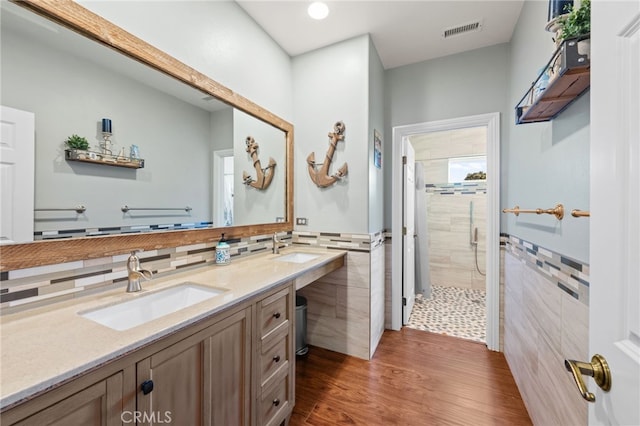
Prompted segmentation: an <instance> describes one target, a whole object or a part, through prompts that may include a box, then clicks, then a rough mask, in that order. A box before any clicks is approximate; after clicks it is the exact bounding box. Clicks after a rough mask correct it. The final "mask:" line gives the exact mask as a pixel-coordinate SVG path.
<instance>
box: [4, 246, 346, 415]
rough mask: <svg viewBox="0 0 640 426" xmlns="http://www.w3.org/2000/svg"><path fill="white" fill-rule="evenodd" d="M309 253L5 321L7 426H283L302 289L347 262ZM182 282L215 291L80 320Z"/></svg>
mask: <svg viewBox="0 0 640 426" xmlns="http://www.w3.org/2000/svg"><path fill="white" fill-rule="evenodd" d="M289 252H290V250H289ZM313 254H314V255H315V257H313V258H310V259H309V258H308V257H305V258H304V259H305V261H304V262H300V263H296V260H295V259H300V258H301V257H300V256H299V255H294V256H293V257H289V259H291V260H292V261H282V260H280V259H287V257H286V256H287V251H284V252H283V254H282V255H273V254H260V255H254V256H249V257H247V258H244V259H240V260H238V261H234V262H233V263H232V264H231V265H228V266H223V267H220V266H207V267H201V268H198V269H194V270H191V271H185V272H180V273H177V274H173V275H170V276H168V277H164V278H159V279H157V280H154V281H151V282H147V283H146V284H147V285H146V286H145V287H144V290H143V291H142V292H141V293H140V294H128V293H125V291H124V289H117V290H112V291H110V292H108V293H105V294H101V295H97V296H87V297H84V298H81V299H77V300H73V301H67V302H62V303H59V304H54V305H51V306H49V307H42V308H35V309H33V310H30V311H29V312H24V313H18V314H13V315H7V316H4V317H3V318H2V329H3V333H2V347H3V363H2V364H3V371H2V377H3V383H2V401H1V405H2V408H1V409H2V422H3V424H6V425H12V424H19V425H28V424H33V425H39V424H43V422H44V420H45V419H46V421H47V423H50V422H51V421H52V420H53V419H56V420H57V421H58V422H61V424H69V425H72V424H96V421H97V420H96V419H100V422H101V424H107V425H111V424H123V423H134V422H135V423H142V424H161V423H172V422H177V423H175V424H194V425H195V424H209V425H221V424H224V425H278V424H280V423H281V422H282V421H284V420H285V419H287V418H288V416H289V415H290V414H291V411H292V409H293V405H294V403H295V390H294V384H295V355H294V346H295V341H294V340H295V339H294V336H295V333H294V327H295V325H294V307H295V290H296V287H298V288H300V287H303V286H305V285H306V284H309V283H310V282H312V281H314V280H315V279H317V278H318V277H321V276H323V275H325V274H327V273H329V272H331V271H334V270H336V269H339V268H340V267H342V266H343V264H344V256H345V252H344V251H338V250H330V251H321V250H315V251H314V252H313ZM307 259H308V260H307ZM184 283H189V284H190V285H191V284H193V285H197V286H201V287H203V288H206V287H212V288H214V289H216V290H219V291H220V292H219V293H218V294H215V295H214V296H212V297H210V298H208V299H207V300H204V301H202V302H199V303H196V304H194V305H192V306H189V307H186V308H183V309H180V310H178V311H176V312H173V313H168V314H166V315H163V316H159V317H157V318H155V319H152V320H149V321H147V322H144V323H141V324H139V325H136V326H133V327H131V328H128V329H125V330H116V329H113V328H111V327H110V326H105V325H102V324H99V323H97V322H95V321H94V320H91V319H88V318H86V317H84V316H83V315H84V314H86V313H87V312H91V311H95V310H97V309H104V308H105V307H106V308H111V307H113V306H118V305H120V304H122V303H127V302H130V301H132V300H134V299H137V298H145V297H149V296H153V295H154V294H157V293H159V292H162V291H164V290H165V289H172V288H175V287H179V286H181V285H184ZM176 303H177V301H176ZM148 307H149V309H152V308H153V306H151V305H150V304H148ZM8 365H10V366H11V369H10V370H9V369H7V368H6V366H8Z"/></svg>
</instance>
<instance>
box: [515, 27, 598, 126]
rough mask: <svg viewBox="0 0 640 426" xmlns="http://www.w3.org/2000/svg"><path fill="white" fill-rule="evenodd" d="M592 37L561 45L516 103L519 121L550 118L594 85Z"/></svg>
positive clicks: (517, 119) (583, 37)
mask: <svg viewBox="0 0 640 426" xmlns="http://www.w3.org/2000/svg"><path fill="white" fill-rule="evenodd" d="M590 41H591V39H590V37H589V35H588V34H587V35H584V36H580V37H576V38H572V39H569V40H565V41H564V42H562V43H561V44H560V46H559V47H558V49H556V51H555V52H554V54H553V55H552V56H551V59H550V60H549V62H548V63H547V65H546V66H545V67H544V69H543V70H542V72H541V73H540V75H538V78H537V79H536V80H535V81H534V82H533V84H531V87H530V88H529V90H528V91H527V93H525V95H524V96H523V97H522V99H521V100H520V102H518V105H517V106H516V124H525V123H537V122H541V121H549V120H552V119H553V118H555V117H556V116H557V115H558V114H560V113H561V112H562V111H563V110H564V109H565V108H566V107H567V106H569V104H571V102H573V101H574V100H576V99H577V98H578V97H579V96H580V95H582V94H583V93H584V92H585V91H586V90H587V89H588V88H589V86H590V84H591V78H590V74H591V61H590Z"/></svg>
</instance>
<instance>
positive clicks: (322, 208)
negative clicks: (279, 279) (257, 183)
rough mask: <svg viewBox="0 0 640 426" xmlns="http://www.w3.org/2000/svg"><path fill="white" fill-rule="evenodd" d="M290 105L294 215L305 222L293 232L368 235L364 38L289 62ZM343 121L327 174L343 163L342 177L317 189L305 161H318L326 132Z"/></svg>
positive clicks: (325, 143)
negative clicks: (341, 136)
mask: <svg viewBox="0 0 640 426" xmlns="http://www.w3.org/2000/svg"><path fill="white" fill-rule="evenodd" d="M293 87H294V107H295V117H294V118H295V120H294V123H295V132H296V133H295V138H296V145H295V156H294V160H295V170H294V172H295V178H294V179H295V187H294V191H295V196H294V200H295V215H296V216H297V217H306V218H308V219H309V224H308V226H296V227H295V229H296V230H299V231H306V230H311V231H320V232H353V233H368V232H369V226H368V219H369V213H368V211H367V210H368V206H369V167H370V165H371V164H372V163H371V158H370V157H369V135H370V132H371V130H370V126H369V102H368V95H369V36H368V35H364V36H359V37H355V38H352V39H349V40H346V41H343V42H340V43H337V44H334V45H331V46H328V47H326V48H323V49H318V50H315V51H313V52H310V53H307V54H304V55H300V56H297V57H295V58H293ZM337 121H343V122H344V123H345V125H346V131H345V140H344V142H338V146H337V149H336V151H335V154H334V156H333V162H332V164H331V169H330V171H329V174H330V175H331V174H333V173H335V171H336V170H337V168H338V167H340V166H342V164H343V163H345V162H346V163H347V164H348V167H349V174H348V175H347V177H346V179H343V180H342V181H341V182H337V183H336V184H334V185H332V186H330V187H328V188H318V187H316V185H315V184H314V183H313V182H312V181H311V178H310V177H309V172H308V170H307V163H306V159H307V156H308V155H309V154H310V153H311V152H315V159H316V161H317V162H318V163H321V162H323V161H324V156H325V153H326V152H327V149H328V148H329V138H328V136H327V134H328V133H329V132H333V125H334V123H335V122H337Z"/></svg>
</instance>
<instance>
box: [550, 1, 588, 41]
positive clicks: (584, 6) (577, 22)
mask: <svg viewBox="0 0 640 426" xmlns="http://www.w3.org/2000/svg"><path fill="white" fill-rule="evenodd" d="M558 23H559V24H560V25H562V30H561V32H560V38H562V40H567V39H570V38H574V37H578V36H581V35H585V34H589V33H590V32H591V0H582V3H581V4H580V7H579V8H577V9H576V8H574V7H573V6H569V13H568V14H566V15H563V16H561V17H560V18H559V19H558Z"/></svg>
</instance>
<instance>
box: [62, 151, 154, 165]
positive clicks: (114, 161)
mask: <svg viewBox="0 0 640 426" xmlns="http://www.w3.org/2000/svg"><path fill="white" fill-rule="evenodd" d="M64 152H65V160H67V161H81V162H83V163H92V164H102V165H103V166H114V167H126V168H129V169H141V168H143V167H144V160H143V159H141V158H131V157H122V156H119V155H112V154H103V153H101V152H94V151H84V150H81V149H65V151H64Z"/></svg>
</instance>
